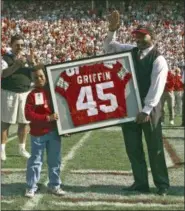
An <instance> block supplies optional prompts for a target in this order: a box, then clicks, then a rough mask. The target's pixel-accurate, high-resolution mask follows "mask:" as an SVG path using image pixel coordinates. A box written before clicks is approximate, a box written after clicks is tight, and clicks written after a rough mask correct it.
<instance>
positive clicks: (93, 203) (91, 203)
mask: <svg viewBox="0 0 185 211" xmlns="http://www.w3.org/2000/svg"><path fill="white" fill-rule="evenodd" d="M51 203H52V204H53V205H56V206H70V207H76V206H80V207H85V206H88V207H94V206H99V205H100V206H102V205H105V206H115V207H137V208H139V207H148V208H152V207H161V208H162V207H163V208H164V207H169V206H170V207H173V208H179V207H184V205H183V202H182V203H181V204H180V205H179V204H160V203H141V202H139V203H137V202H136V203H134V202H133V203H122V202H103V201H102V202H99V201H85V202H84V201H83V202H80V201H79V202H78V201H76V202H67V201H61V202H55V201H51Z"/></svg>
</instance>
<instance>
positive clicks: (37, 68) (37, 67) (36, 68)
mask: <svg viewBox="0 0 185 211" xmlns="http://www.w3.org/2000/svg"><path fill="white" fill-rule="evenodd" d="M37 70H43V72H45V68H44V64H42V63H41V64H38V65H35V66H34V67H33V68H32V72H36V71H37Z"/></svg>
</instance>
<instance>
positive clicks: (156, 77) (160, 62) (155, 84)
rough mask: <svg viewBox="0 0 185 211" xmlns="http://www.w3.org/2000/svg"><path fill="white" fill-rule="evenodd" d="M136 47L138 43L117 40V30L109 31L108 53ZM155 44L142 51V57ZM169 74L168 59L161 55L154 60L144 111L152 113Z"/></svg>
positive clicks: (106, 46)
mask: <svg viewBox="0 0 185 211" xmlns="http://www.w3.org/2000/svg"><path fill="white" fill-rule="evenodd" d="M134 47H136V45H131V44H121V43H119V42H117V41H116V32H110V31H109V32H108V34H107V37H106V39H105V42H104V50H105V52H106V53H118V52H123V51H127V50H131V49H132V48H134ZM153 47H154V46H151V47H149V48H147V49H145V50H143V51H142V57H141V59H142V58H144V57H145V56H146V55H147V54H148V53H149V52H150V51H151V50H152V49H153ZM167 74H168V65H167V62H166V59H165V58H164V57H163V56H162V55H160V56H158V57H157V58H156V60H155V61H154V62H153V68H152V74H151V85H150V88H149V91H148V93H147V95H146V98H145V100H144V103H145V106H144V108H143V109H142V112H144V113H147V114H150V112H151V111H152V109H153V107H155V106H156V105H157V104H158V103H159V100H160V98H161V96H162V93H163V91H164V87H165V84H166V79H167Z"/></svg>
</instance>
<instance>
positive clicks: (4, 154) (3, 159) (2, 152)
mask: <svg viewBox="0 0 185 211" xmlns="http://www.w3.org/2000/svg"><path fill="white" fill-rule="evenodd" d="M1 160H2V161H5V160H6V152H5V150H2V151H1Z"/></svg>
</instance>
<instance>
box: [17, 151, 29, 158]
mask: <svg viewBox="0 0 185 211" xmlns="http://www.w3.org/2000/svg"><path fill="white" fill-rule="evenodd" d="M19 154H20V155H21V156H23V157H25V158H29V157H30V153H29V152H27V151H26V150H25V149H19Z"/></svg>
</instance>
